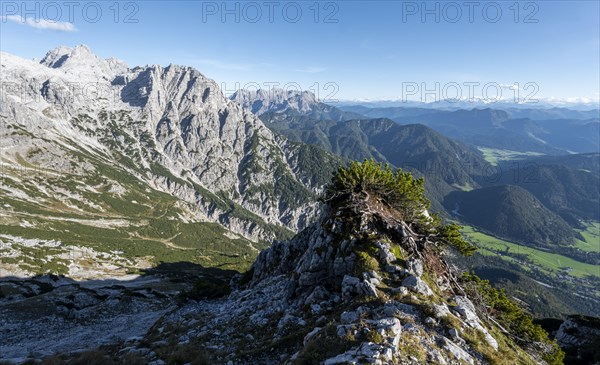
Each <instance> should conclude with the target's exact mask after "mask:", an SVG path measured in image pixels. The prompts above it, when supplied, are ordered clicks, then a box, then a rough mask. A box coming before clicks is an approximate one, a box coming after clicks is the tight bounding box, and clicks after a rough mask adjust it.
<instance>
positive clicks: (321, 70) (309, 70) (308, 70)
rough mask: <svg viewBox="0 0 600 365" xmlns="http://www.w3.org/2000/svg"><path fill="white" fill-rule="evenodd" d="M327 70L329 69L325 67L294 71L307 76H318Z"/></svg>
mask: <svg viewBox="0 0 600 365" xmlns="http://www.w3.org/2000/svg"><path fill="white" fill-rule="evenodd" d="M325 70H327V69H326V68H324V67H306V68H300V69H296V70H294V71H296V72H303V73H307V74H316V73H319V72H323V71H325Z"/></svg>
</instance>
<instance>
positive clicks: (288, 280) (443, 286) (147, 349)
mask: <svg viewBox="0 0 600 365" xmlns="http://www.w3.org/2000/svg"><path fill="white" fill-rule="evenodd" d="M356 166H358V165H354V167H356ZM342 170H344V169H342ZM342 170H340V171H342ZM345 171H348V170H345ZM342 175H343V174H342ZM339 176H340V175H339V174H338V177H339ZM397 176H398V175H397ZM404 177H406V176H404V175H403V176H402V178H404ZM396 179H397V180H395V181H401V180H402V179H401V178H398V177H397V178H396ZM404 183H406V184H407V186H409V185H410V186H413V187H414V186H416V187H417V188H418V187H419V182H418V181H417V182H416V183H415V181H413V180H407V181H404ZM338 185H339V184H338ZM361 185H362V184H361ZM332 186H336V185H332ZM421 187H422V183H421ZM411 189H412V188H411ZM378 191H379V192H381V191H382V190H380V189H379V190H378ZM417 191H418V190H417ZM421 191H422V190H421ZM326 196H328V197H329V198H328V199H326V201H327V204H326V205H325V208H324V210H323V211H322V214H321V216H320V219H319V220H318V221H317V222H316V223H314V224H312V225H310V226H309V227H308V228H306V229H305V230H303V231H302V232H301V233H299V234H298V235H296V237H294V238H293V239H292V240H290V241H289V242H276V243H274V244H273V246H272V247H271V248H269V249H267V250H264V251H262V252H261V253H260V255H259V257H258V258H257V260H256V261H255V263H254V264H253V265H252V268H251V269H250V270H249V271H248V272H247V273H246V274H244V275H240V276H237V277H236V278H235V279H234V280H232V281H231V288H232V291H231V293H229V294H228V295H226V296H224V297H222V298H217V299H209V298H214V297H218V296H220V295H223V294H224V293H225V292H226V291H227V286H226V285H223V282H218V281H203V282H199V283H197V284H196V290H195V292H194V293H193V295H194V296H195V298H199V299H200V300H192V301H188V302H185V303H183V304H182V305H180V306H179V307H178V308H176V309H174V310H172V311H170V312H169V313H167V314H166V315H164V316H163V317H162V318H161V319H160V320H159V321H157V322H156V324H154V326H153V327H152V328H151V329H150V331H149V332H148V333H147V334H146V335H145V336H144V337H143V338H139V339H134V340H133V341H129V342H127V343H122V344H120V345H118V346H113V347H105V348H103V349H102V352H100V353H97V354H96V355H95V356H97V357H98V356H100V357H102V356H104V358H105V359H107V361H108V359H111V358H112V359H122V358H123V357H124V356H129V359H130V360H129V361H133V360H131V359H137V360H136V361H140V363H151V364H155V365H158V364H165V363H167V364H178V363H182V364H183V363H190V364H326V365H333V364H425V363H431V364H560V363H561V362H562V355H563V354H562V352H561V351H560V350H558V348H557V347H556V345H555V343H553V342H551V341H550V340H548V338H547V335H546V333H545V332H543V331H542V330H541V328H540V327H538V326H534V325H532V324H531V318H530V317H528V316H526V315H524V314H523V312H522V311H520V310H516V309H515V308H518V307H516V306H515V307H511V305H514V303H513V304H511V303H512V302H510V301H508V302H505V301H504V300H505V299H506V298H503V297H502V295H500V293H498V292H496V291H494V290H493V289H491V287H489V286H486V284H485V282H481V281H478V280H477V279H473V278H468V277H463V276H459V275H458V273H457V272H455V270H454V269H453V268H452V267H451V266H449V264H448V263H447V262H446V260H445V259H444V256H443V254H442V253H441V252H442V250H443V248H444V247H445V246H446V245H448V244H449V243H450V240H449V239H448V238H449V237H450V236H449V235H444V234H441V232H443V231H444V228H443V226H438V227H437V228H435V227H434V223H433V222H435V217H434V218H429V217H428V216H427V215H426V214H425V215H423V214H420V215H419V218H418V219H416V218H415V219H410V220H409V219H407V217H409V216H410V214H409V213H410V211H408V210H399V209H396V205H395V204H390V203H389V199H387V200H386V199H385V198H382V197H381V196H378V195H377V194H374V193H373V190H370V189H369V188H365V187H364V186H357V187H356V189H349V190H347V191H346V192H344V193H341V194H337V193H336V194H333V195H332V194H329V195H326ZM415 209H420V205H418V204H417V205H415ZM427 222H429V226H428V223H427ZM432 227H434V228H432ZM188 294H190V295H192V293H188ZM494 296H495V297H494ZM493 298H495V299H494V300H495V301H494V300H492V299H493ZM73 356H74V358H77V357H78V356H83V355H73ZM63 359H64V358H63Z"/></svg>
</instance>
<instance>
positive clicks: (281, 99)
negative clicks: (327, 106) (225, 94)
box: [230, 88, 319, 115]
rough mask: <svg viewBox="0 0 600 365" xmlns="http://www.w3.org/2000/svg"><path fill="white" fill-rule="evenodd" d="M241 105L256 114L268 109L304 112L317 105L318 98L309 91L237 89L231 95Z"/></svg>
mask: <svg viewBox="0 0 600 365" xmlns="http://www.w3.org/2000/svg"><path fill="white" fill-rule="evenodd" d="M230 98H231V100H233V101H235V102H236V103H238V104H239V105H241V106H242V107H244V108H246V109H250V110H251V111H252V113H254V114H256V115H261V114H264V113H266V112H268V111H285V110H288V109H292V110H295V111H298V112H302V113H306V112H309V111H311V110H312V109H315V108H317V107H318V104H319V102H318V100H317V98H316V97H315V95H314V94H313V93H311V92H310V91H299V90H284V89H279V88H272V89H270V90H265V89H259V90H245V89H242V90H238V91H236V92H235V93H234V94H233V95H232V96H231V97H230Z"/></svg>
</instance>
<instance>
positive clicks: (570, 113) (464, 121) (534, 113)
mask: <svg viewBox="0 0 600 365" xmlns="http://www.w3.org/2000/svg"><path fill="white" fill-rule="evenodd" d="M344 110H346V111H350V112H354V113H361V114H363V115H365V116H368V117H376V118H381V117H384V118H390V119H393V120H394V121H396V122H398V123H401V124H406V123H421V124H425V125H427V126H429V127H431V128H433V129H435V130H437V131H438V132H440V133H442V134H444V135H446V136H449V137H452V138H455V139H458V140H459V141H462V142H463V143H465V144H467V145H470V146H474V147H488V148H496V149H503V150H512V151H519V152H539V153H544V154H556V155H558V154H565V153H572V152H577V153H587V152H599V151H600V119H599V112H598V110H591V111H574V110H566V109H562V108H553V109H514V108H513V109H509V110H508V111H505V110H498V109H490V108H486V109H470V110H462V109H461V110H453V111H448V110H432V109H424V108H422V107H421V108H405V107H386V108H365V107H363V106H347V107H344Z"/></svg>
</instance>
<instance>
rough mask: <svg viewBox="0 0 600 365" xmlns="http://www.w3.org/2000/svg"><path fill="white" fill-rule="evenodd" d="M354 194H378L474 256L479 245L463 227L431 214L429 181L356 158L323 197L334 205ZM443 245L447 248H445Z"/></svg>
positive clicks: (440, 239)
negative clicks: (469, 239)
mask: <svg viewBox="0 0 600 365" xmlns="http://www.w3.org/2000/svg"><path fill="white" fill-rule="evenodd" d="M352 195H364V196H367V197H375V198H376V199H378V200H379V201H380V202H382V203H384V204H386V205H387V206H389V207H390V208H391V209H393V210H395V211H396V212H398V213H400V216H401V219H402V220H403V221H405V222H410V223H415V224H416V226H417V227H419V228H418V229H419V230H420V231H421V232H419V233H423V234H428V235H433V236H436V237H437V238H438V242H440V243H441V244H442V245H441V246H445V245H450V246H453V247H455V248H456V249H458V250H459V251H460V252H461V253H462V254H464V255H471V254H472V253H473V252H474V251H475V249H476V247H475V246H473V245H472V244H471V243H470V242H467V241H466V240H464V239H463V238H462V235H461V234H460V231H459V230H460V226H458V225H456V224H449V225H443V224H442V221H441V219H439V218H438V217H437V215H435V216H434V217H433V218H431V217H430V216H429V215H428V214H427V209H429V206H430V202H429V200H428V199H427V197H426V196H425V180H424V179H423V178H419V179H415V178H414V177H413V176H412V174H411V173H409V172H406V171H403V170H401V169H397V170H395V171H394V170H393V169H392V168H391V167H390V166H389V165H388V164H385V165H384V164H382V163H381V162H375V161H374V160H372V159H370V160H364V161H363V162H362V163H360V162H357V161H354V162H351V163H350V165H349V166H348V167H340V168H339V169H338V170H337V171H336V172H335V173H334V174H333V178H332V180H331V183H330V184H329V185H327V186H326V188H325V193H324V196H323V200H324V201H325V202H328V203H329V204H330V205H336V204H338V203H340V202H343V201H348V197H349V196H352ZM442 248H443V247H442Z"/></svg>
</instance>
